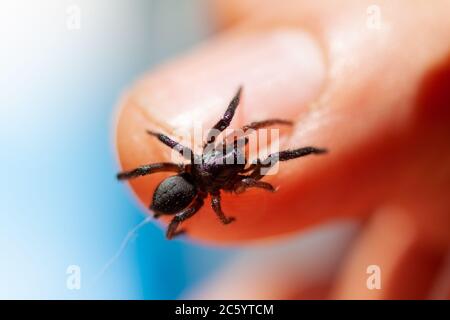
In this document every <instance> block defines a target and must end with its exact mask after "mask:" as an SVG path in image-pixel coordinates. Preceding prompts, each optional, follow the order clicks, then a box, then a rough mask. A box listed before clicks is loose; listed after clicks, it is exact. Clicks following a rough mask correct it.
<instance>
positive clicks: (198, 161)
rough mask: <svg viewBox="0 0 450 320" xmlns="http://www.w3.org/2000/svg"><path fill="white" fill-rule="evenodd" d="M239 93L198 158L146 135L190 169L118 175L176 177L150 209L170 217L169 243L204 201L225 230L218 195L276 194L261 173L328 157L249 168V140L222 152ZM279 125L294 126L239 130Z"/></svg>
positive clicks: (159, 167) (164, 165)
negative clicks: (250, 191)
mask: <svg viewBox="0 0 450 320" xmlns="http://www.w3.org/2000/svg"><path fill="white" fill-rule="evenodd" d="M241 92H242V87H240V88H239V89H238V91H237V93H236V94H235V96H234V97H233V99H232V100H231V102H230V103H229V105H228V107H227V109H226V111H225V113H224V115H223V116H222V118H221V119H220V120H219V121H218V122H217V123H216V124H215V125H214V127H213V128H211V129H210V130H209V133H208V135H207V138H206V142H205V143H204V145H203V152H202V154H201V155H196V154H194V153H193V152H192V150H191V149H189V148H187V147H185V146H183V145H181V144H180V143H178V142H176V141H174V140H172V139H171V138H169V137H168V136H166V135H164V134H162V133H159V132H153V131H147V133H148V134H150V135H152V136H154V137H156V138H157V139H159V141H160V142H162V143H163V144H165V145H166V146H168V147H169V148H172V149H174V150H176V151H178V152H179V153H180V154H181V155H182V156H184V157H185V158H187V159H188V160H190V161H189V163H188V164H177V163H173V162H160V163H153V164H148V165H143V166H140V167H137V168H135V169H133V170H130V171H124V172H120V173H118V174H117V178H118V179H119V180H126V179H132V178H136V177H139V176H145V175H148V174H152V173H156V172H164V171H170V172H175V173H176V175H173V176H170V177H168V178H166V179H164V180H163V181H162V182H161V183H160V184H159V185H158V186H157V187H156V190H155V191H154V193H153V199H152V203H151V205H150V209H151V210H152V211H153V212H154V217H155V218H158V217H160V216H161V215H174V217H173V218H172V220H171V222H170V223H169V226H168V228H167V232H166V237H167V239H172V238H173V237H175V236H177V235H180V234H182V233H184V230H177V229H178V227H179V225H180V223H181V222H183V221H184V220H186V219H188V218H190V217H192V216H193V215H194V214H195V213H197V212H198V211H199V210H200V208H201V207H202V206H203V205H204V200H205V198H206V197H207V196H208V195H211V206H212V208H213V210H214V212H215V213H216V215H217V217H218V218H219V219H220V221H221V222H222V223H223V224H225V225H226V224H229V223H231V222H233V221H234V220H235V218H234V217H231V216H227V215H225V213H224V212H223V211H222V207H221V197H220V194H221V190H223V191H225V192H234V193H236V194H239V193H242V192H244V191H245V190H247V189H248V188H260V189H264V190H267V191H270V192H275V188H274V187H273V186H272V185H271V184H270V183H268V182H264V181H260V180H261V179H262V178H263V177H264V173H263V172H262V170H261V169H263V168H265V169H266V172H267V170H268V169H269V168H270V167H272V166H273V165H274V164H275V163H276V162H277V161H287V160H291V159H295V158H299V157H303V156H306V155H309V154H321V153H325V152H327V151H326V149H321V148H315V147H303V148H299V149H294V150H284V151H280V152H276V153H272V154H270V155H269V156H268V157H267V158H266V159H265V160H264V161H261V160H260V159H258V160H257V161H256V163H252V164H250V165H249V166H247V159H246V158H245V152H244V151H243V150H242V149H243V148H242V146H245V145H246V144H247V143H248V138H247V137H245V136H244V137H241V138H237V137H236V138H235V139H234V141H233V144H232V145H231V144H228V143H225V142H223V143H222V144H220V146H216V145H215V139H216V136H217V135H218V134H217V133H220V132H222V131H223V130H225V129H226V128H227V127H228V126H229V125H230V123H231V121H232V119H233V116H234V113H235V111H236V108H237V107H238V105H239V100H240V97H241ZM277 124H279V125H292V122H291V121H287V120H281V119H268V120H264V121H258V122H252V123H250V124H249V125H246V126H244V127H243V128H242V130H243V132H244V134H245V133H248V131H249V130H258V129H260V128H264V127H268V126H272V125H277ZM237 159H243V161H236V160H237ZM230 160H231V161H230Z"/></svg>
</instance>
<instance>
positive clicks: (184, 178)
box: [150, 173, 197, 214]
mask: <svg viewBox="0 0 450 320" xmlns="http://www.w3.org/2000/svg"><path fill="white" fill-rule="evenodd" d="M196 194H197V188H196V187H195V185H194V183H193V181H192V179H191V177H190V175H189V174H186V173H183V174H180V175H176V176H171V177H168V178H166V179H164V180H163V181H162V182H161V183H160V184H159V185H158V186H157V187H156V190H155V192H154V194H153V201H152V205H151V206H150V208H151V209H152V210H155V211H158V212H162V213H168V214H170V213H177V212H179V211H181V210H183V209H184V208H186V207H187V206H188V205H189V204H190V203H191V202H192V200H193V199H194V198H195V196H196Z"/></svg>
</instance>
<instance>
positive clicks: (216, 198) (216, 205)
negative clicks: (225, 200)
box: [211, 191, 236, 224]
mask: <svg viewBox="0 0 450 320" xmlns="http://www.w3.org/2000/svg"><path fill="white" fill-rule="evenodd" d="M220 203H221V198H220V191H216V192H213V193H211V207H212V208H213V210H214V212H215V213H216V215H217V217H218V218H219V219H220V221H222V223H223V224H229V223H231V222H233V221H234V220H236V219H235V218H234V217H227V216H226V215H225V213H224V212H223V211H222V206H221V204H220Z"/></svg>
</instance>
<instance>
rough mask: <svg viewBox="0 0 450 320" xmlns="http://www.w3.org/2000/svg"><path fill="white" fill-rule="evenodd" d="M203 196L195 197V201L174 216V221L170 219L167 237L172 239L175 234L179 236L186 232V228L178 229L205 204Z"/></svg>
mask: <svg viewBox="0 0 450 320" xmlns="http://www.w3.org/2000/svg"><path fill="white" fill-rule="evenodd" d="M203 204H204V202H203V197H201V196H199V197H197V198H196V199H195V201H194V203H193V204H192V205H191V206H189V207H187V208H186V209H184V210H183V211H181V212H179V213H177V214H176V215H175V217H173V219H172V221H170V223H169V226H168V227H167V232H166V237H167V239H169V240H170V239H172V238H173V237H175V236H178V235H180V234H182V233H184V232H185V231H184V230H178V231H177V228H178V226H179V225H180V223H181V222H183V221H184V220H186V219H188V218H190V217H192V216H193V215H194V214H195V213H196V212H197V211H198V210H200V208H201V207H202V206H203Z"/></svg>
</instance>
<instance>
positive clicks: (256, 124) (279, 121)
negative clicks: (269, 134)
mask: <svg viewBox="0 0 450 320" xmlns="http://www.w3.org/2000/svg"><path fill="white" fill-rule="evenodd" d="M275 124H284V125H289V126H292V124H293V123H292V121H289V120H282V119H267V120H263V121H256V122H252V123H250V124H248V125H246V126H243V127H242V130H243V131H244V132H246V131H248V130H251V129H253V130H258V129H261V128H265V127H269V126H273V125H275Z"/></svg>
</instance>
